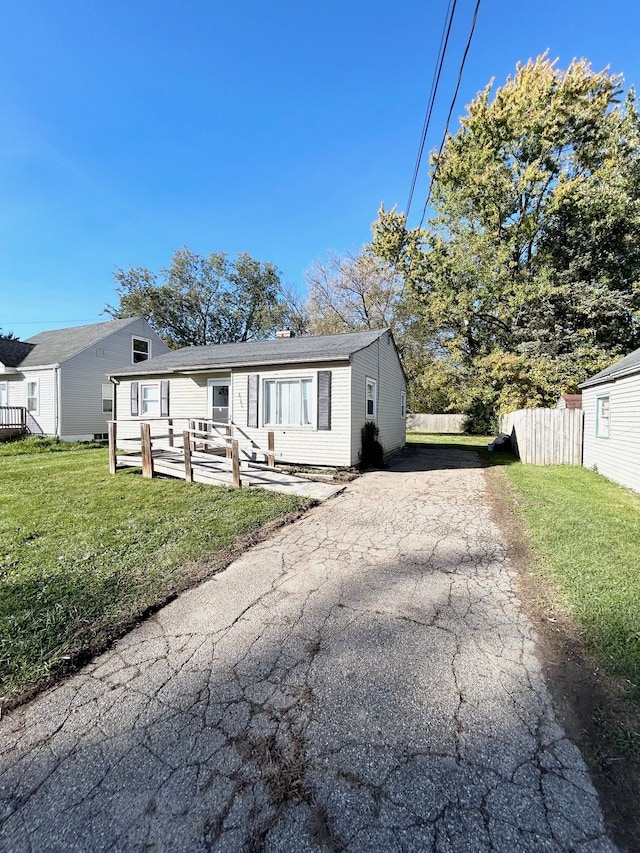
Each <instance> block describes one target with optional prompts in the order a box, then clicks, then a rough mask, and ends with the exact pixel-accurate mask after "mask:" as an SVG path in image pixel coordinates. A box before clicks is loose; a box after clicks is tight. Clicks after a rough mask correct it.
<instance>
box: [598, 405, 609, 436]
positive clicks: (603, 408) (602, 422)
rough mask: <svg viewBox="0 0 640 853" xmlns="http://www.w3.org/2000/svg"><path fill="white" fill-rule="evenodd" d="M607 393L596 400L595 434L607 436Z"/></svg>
mask: <svg viewBox="0 0 640 853" xmlns="http://www.w3.org/2000/svg"><path fill="white" fill-rule="evenodd" d="M609 420H610V419H609V395H607V396H606V397H598V399H597V400H596V436H597V437H598V438H609Z"/></svg>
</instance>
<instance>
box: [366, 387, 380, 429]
mask: <svg viewBox="0 0 640 853" xmlns="http://www.w3.org/2000/svg"><path fill="white" fill-rule="evenodd" d="M369 384H371V385H372V386H373V414H372V415H370V414H369V405H368V403H369V394H368V391H369ZM377 414H378V381H377V379H372V377H371V376H367V378H366V380H365V383H364V416H365V418H366V419H367V420H368V421H375V419H376V417H377Z"/></svg>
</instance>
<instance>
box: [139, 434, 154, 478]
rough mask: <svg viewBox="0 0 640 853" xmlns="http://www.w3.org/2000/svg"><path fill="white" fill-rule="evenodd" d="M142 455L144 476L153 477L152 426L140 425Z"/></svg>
mask: <svg viewBox="0 0 640 853" xmlns="http://www.w3.org/2000/svg"><path fill="white" fill-rule="evenodd" d="M140 455H141V456H142V476H143V477H149V478H150V477H153V455H152V452H151V424H147V423H141V424H140Z"/></svg>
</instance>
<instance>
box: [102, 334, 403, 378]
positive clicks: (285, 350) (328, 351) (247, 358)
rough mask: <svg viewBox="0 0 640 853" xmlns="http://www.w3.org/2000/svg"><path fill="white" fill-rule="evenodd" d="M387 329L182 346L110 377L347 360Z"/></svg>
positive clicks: (114, 373)
mask: <svg viewBox="0 0 640 853" xmlns="http://www.w3.org/2000/svg"><path fill="white" fill-rule="evenodd" d="M387 331H388V330H387V329H379V330H376V331H367V332H346V333H345V334H342V335H318V336H315V337H308V338H277V339H275V340H269V341H255V342H254V341H251V342H249V343H236V344H211V345H210V346H199V347H183V348H182V349H178V350H173V352H167V353H165V354H164V355H159V356H156V357H155V358H151V359H149V361H145V362H141V363H138V364H135V365H134V366H133V367H127V368H123V369H122V370H118V371H114V372H113V373H112V374H111V375H112V376H128V375H149V374H159V373H184V372H187V371H194V372H197V371H201V370H218V369H221V368H227V367H253V366H256V367H257V366H259V365H266V364H289V363H300V362H308V361H348V360H349V358H350V357H351V355H353V353H354V352H358V350H361V349H364V348H365V347H368V346H369V345H370V344H372V343H374V342H375V341H377V340H378V339H379V338H381V337H382V336H383V335H384V334H385V333H386V332H387Z"/></svg>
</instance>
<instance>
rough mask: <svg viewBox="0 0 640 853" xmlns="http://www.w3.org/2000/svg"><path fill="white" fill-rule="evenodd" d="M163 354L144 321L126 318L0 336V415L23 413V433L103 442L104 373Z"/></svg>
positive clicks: (109, 413)
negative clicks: (17, 410)
mask: <svg viewBox="0 0 640 853" xmlns="http://www.w3.org/2000/svg"><path fill="white" fill-rule="evenodd" d="M168 351H169V348H168V347H167V346H166V344H165V343H164V342H163V341H162V340H161V339H160V338H159V337H158V335H156V333H155V332H154V331H153V329H152V328H151V327H150V326H149V324H148V323H147V322H146V320H142V319H141V318H127V319H125V320H109V321H107V322H104V323H92V324H91V325H88V326H75V327H73V328H69V329H55V330H53V331H49V332H40V334H38V335H34V336H33V337H32V338H29V339H28V340H26V341H18V340H13V339H9V338H1V337H0V412H2V410H3V409H4V410H5V411H7V409H6V407H22V408H24V409H26V415H27V417H26V421H27V427H28V430H29V431H30V432H32V433H35V434H37V435H53V436H57V437H58V438H60V439H62V440H63V441H90V440H91V439H94V438H106V434H107V422H108V421H109V420H110V419H111V418H112V417H113V384H112V383H111V382H109V380H108V378H107V374H108V373H110V372H111V371H113V370H116V369H118V368H121V367H126V366H131V365H133V364H137V363H140V362H142V361H145V360H146V359H148V358H152V357H154V356H156V355H161V354H162V353H166V352H168Z"/></svg>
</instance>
